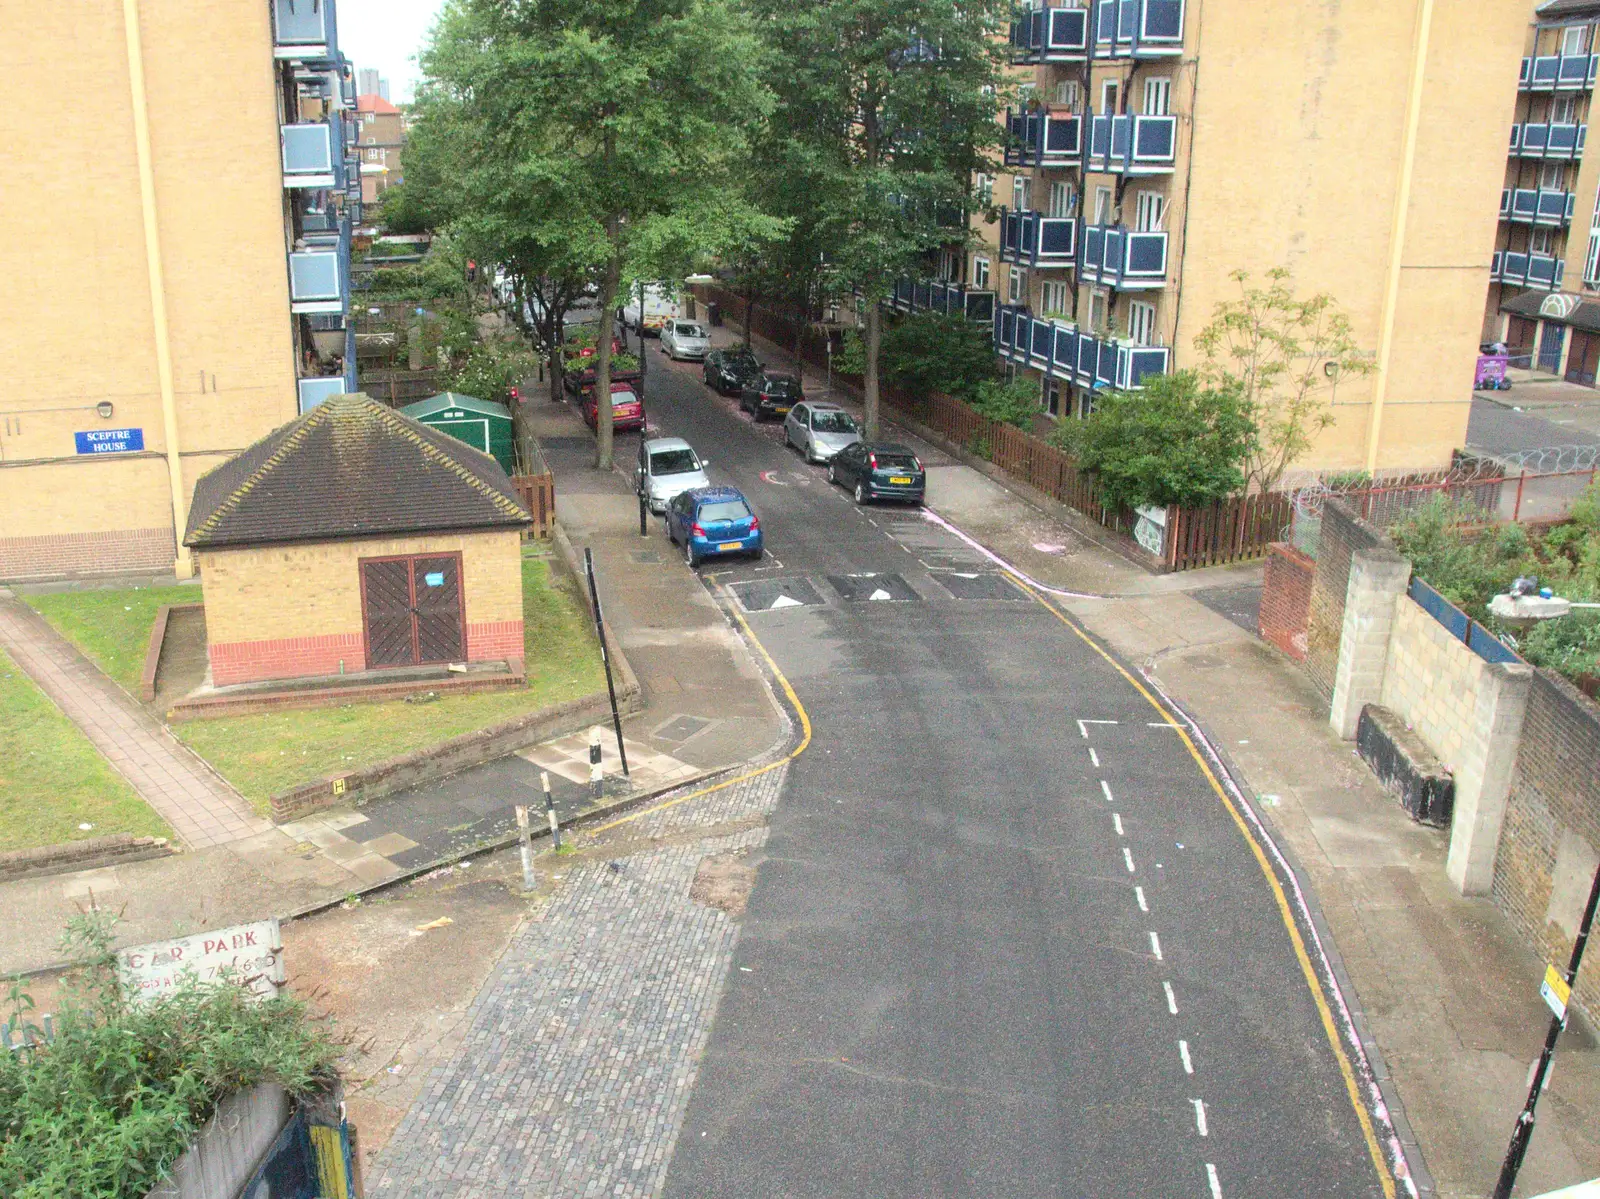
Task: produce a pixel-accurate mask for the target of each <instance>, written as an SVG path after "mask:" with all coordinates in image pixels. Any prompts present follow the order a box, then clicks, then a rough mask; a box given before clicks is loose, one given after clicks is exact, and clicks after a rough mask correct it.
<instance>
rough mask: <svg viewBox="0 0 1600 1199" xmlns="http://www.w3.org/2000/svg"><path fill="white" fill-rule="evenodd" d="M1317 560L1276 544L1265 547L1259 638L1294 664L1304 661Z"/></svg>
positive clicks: (1284, 543) (1287, 546)
mask: <svg viewBox="0 0 1600 1199" xmlns="http://www.w3.org/2000/svg"><path fill="white" fill-rule="evenodd" d="M1316 573H1317V563H1316V559H1314V558H1312V557H1310V556H1309V555H1307V554H1302V553H1301V552H1300V551H1299V550H1297V549H1295V548H1294V546H1292V545H1289V544H1287V543H1286V542H1282V541H1275V542H1273V543H1272V544H1271V545H1270V546H1268V547H1267V576H1266V584H1265V586H1264V587H1263V588H1262V591H1261V615H1260V618H1259V621H1260V623H1259V628H1260V630H1261V635H1262V636H1263V637H1264V638H1266V639H1267V640H1268V641H1270V642H1272V644H1273V645H1275V646H1277V647H1278V648H1279V649H1281V650H1282V651H1283V652H1284V653H1286V654H1288V655H1289V656H1290V657H1291V658H1293V659H1295V660H1296V661H1297V662H1304V661H1305V660H1306V622H1307V620H1308V619H1309V617H1310V613H1311V587H1312V584H1313V582H1314V580H1315V578H1316Z"/></svg>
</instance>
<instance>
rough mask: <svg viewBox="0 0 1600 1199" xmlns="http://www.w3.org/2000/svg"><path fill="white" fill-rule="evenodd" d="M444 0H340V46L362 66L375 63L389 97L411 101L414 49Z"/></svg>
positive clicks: (415, 54)
mask: <svg viewBox="0 0 1600 1199" xmlns="http://www.w3.org/2000/svg"><path fill="white" fill-rule="evenodd" d="M443 5H444V0H339V9H338V20H339V49H340V50H341V51H343V52H344V55H345V57H346V58H348V59H349V60H350V61H351V62H352V63H354V64H355V65H356V69H357V70H359V69H360V68H362V67H377V68H378V73H379V74H380V75H382V76H383V77H384V78H385V79H387V80H388V81H389V98H390V99H391V100H393V101H394V102H395V103H396V104H405V103H407V102H408V101H410V99H411V97H412V93H413V92H415V91H416V87H417V63H416V57H417V52H418V51H419V50H421V49H422V43H423V40H424V39H425V38H426V37H427V35H428V30H429V28H430V27H431V26H432V25H433V19H434V17H435V16H436V15H437V14H438V12H439V9H440V8H442V7H443Z"/></svg>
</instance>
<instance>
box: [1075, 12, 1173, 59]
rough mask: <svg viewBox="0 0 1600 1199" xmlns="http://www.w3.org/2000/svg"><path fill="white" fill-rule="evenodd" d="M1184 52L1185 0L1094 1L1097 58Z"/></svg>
mask: <svg viewBox="0 0 1600 1199" xmlns="http://www.w3.org/2000/svg"><path fill="white" fill-rule="evenodd" d="M1181 53H1183V0H1095V6H1094V56H1095V57H1096V58H1168V57H1171V56H1173V55H1176V54H1181Z"/></svg>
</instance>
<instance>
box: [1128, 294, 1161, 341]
mask: <svg viewBox="0 0 1600 1199" xmlns="http://www.w3.org/2000/svg"><path fill="white" fill-rule="evenodd" d="M1155 335H1156V306H1155V305H1154V304H1146V303H1144V302H1143V301H1141V300H1134V301H1132V302H1131V303H1130V304H1129V305H1128V340H1129V341H1131V342H1132V343H1133V344H1134V345H1136V346H1148V345H1152V344H1154V338H1155Z"/></svg>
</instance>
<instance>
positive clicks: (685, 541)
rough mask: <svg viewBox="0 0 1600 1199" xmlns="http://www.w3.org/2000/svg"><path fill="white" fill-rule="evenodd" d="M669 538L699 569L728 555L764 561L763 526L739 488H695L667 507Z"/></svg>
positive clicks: (684, 556)
mask: <svg viewBox="0 0 1600 1199" xmlns="http://www.w3.org/2000/svg"><path fill="white" fill-rule="evenodd" d="M667 538H668V540H670V541H671V542H672V544H673V545H681V546H683V560H684V561H685V562H687V563H688V564H689V565H690V566H698V565H699V564H700V563H701V562H702V561H703V560H704V559H706V558H715V557H719V556H722V555H725V554H747V555H749V556H750V557H752V558H759V557H761V548H762V547H761V522H760V521H759V520H757V519H756V514H755V513H754V512H753V511H752V510H751V508H750V503H749V501H748V500H746V499H745V498H744V494H743V493H742V492H741V491H740V490H739V489H738V488H737V487H696V488H695V489H694V490H693V491H685V492H682V493H681V494H679V495H677V496H674V497H673V498H672V500H671V502H669V503H668V504H667Z"/></svg>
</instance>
